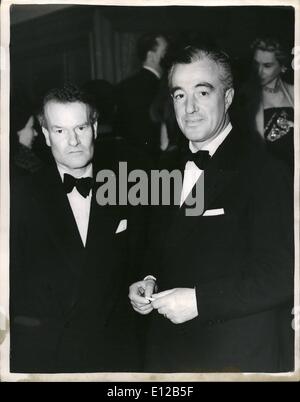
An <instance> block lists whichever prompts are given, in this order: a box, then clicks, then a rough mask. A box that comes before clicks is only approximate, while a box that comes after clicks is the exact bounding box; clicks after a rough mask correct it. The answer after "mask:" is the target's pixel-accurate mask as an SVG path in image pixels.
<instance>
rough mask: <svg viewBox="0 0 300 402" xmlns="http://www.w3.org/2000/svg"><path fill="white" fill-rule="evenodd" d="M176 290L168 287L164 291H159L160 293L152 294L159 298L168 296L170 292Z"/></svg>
mask: <svg viewBox="0 0 300 402" xmlns="http://www.w3.org/2000/svg"><path fill="white" fill-rule="evenodd" d="M172 292H174V289H168V290H164V291H163V292H159V293H154V294H153V295H152V297H153V299H159V298H161V297H164V296H167V295H169V294H170V293H172Z"/></svg>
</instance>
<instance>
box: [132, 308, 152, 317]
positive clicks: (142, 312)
mask: <svg viewBox="0 0 300 402" xmlns="http://www.w3.org/2000/svg"><path fill="white" fill-rule="evenodd" d="M133 309H134V311H136V312H137V313H139V314H142V315H146V314H149V313H151V311H152V310H153V309H150V310H147V311H141V310H139V309H138V308H136V307H133Z"/></svg>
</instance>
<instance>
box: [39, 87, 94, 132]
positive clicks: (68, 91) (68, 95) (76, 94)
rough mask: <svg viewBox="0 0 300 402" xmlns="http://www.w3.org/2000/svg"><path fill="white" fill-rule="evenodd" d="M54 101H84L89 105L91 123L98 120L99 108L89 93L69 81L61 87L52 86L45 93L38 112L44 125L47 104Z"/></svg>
mask: <svg viewBox="0 0 300 402" xmlns="http://www.w3.org/2000/svg"><path fill="white" fill-rule="evenodd" d="M52 101H53V102H58V103H73V102H81V103H84V104H85V105H87V106H88V109H89V123H91V124H93V123H95V122H96V121H97V118H98V113H97V109H96V108H95V106H94V104H93V102H92V101H91V99H90V97H89V95H88V94H87V93H86V92H84V91H82V90H81V89H79V87H77V86H76V85H73V84H69V83H68V84H65V85H64V86H62V87H60V88H52V89H50V90H49V91H48V92H47V93H46V94H45V95H44V97H43V99H42V105H41V109H40V112H39V114H38V119H39V122H40V125H41V126H42V127H46V119H45V106H46V104H47V103H49V102H52Z"/></svg>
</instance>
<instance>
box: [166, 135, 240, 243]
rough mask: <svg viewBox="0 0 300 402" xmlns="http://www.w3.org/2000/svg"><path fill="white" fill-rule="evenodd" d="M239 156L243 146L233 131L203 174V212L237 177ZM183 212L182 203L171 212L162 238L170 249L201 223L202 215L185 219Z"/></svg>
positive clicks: (185, 206) (184, 206)
mask: <svg viewBox="0 0 300 402" xmlns="http://www.w3.org/2000/svg"><path fill="white" fill-rule="evenodd" d="M242 153H243V146H242V143H241V141H240V138H239V135H238V133H236V132H235V131H234V130H233V131H232V132H231V133H230V134H229V135H228V137H227V138H226V139H225V140H224V142H223V143H222V144H221V145H220V147H219V148H218V149H217V151H216V153H215V154H214V156H213V157H212V159H211V161H210V163H209V165H208V167H207V169H206V170H205V172H204V211H205V210H207V209H210V208H212V207H213V205H214V202H215V201H216V200H217V198H219V197H221V196H222V193H223V192H224V191H225V190H226V188H228V186H229V185H230V183H231V182H232V180H234V179H235V178H236V177H237V174H238V165H239V161H240V159H241V157H242V156H241V155H242ZM191 193H192V192H191ZM191 193H190V195H191ZM218 207H223V206H222V205H220V206H219V205H218ZM186 208H189V206H187V205H186V204H185V203H184V204H183V205H182V207H181V208H179V207H177V208H173V213H172V218H171V220H170V226H169V231H168V233H169V234H168V235H167V236H166V237H167V239H168V244H169V245H170V246H172V247H174V246H176V244H180V243H181V242H182V241H183V240H184V238H185V237H186V236H188V235H189V234H190V233H191V231H192V230H193V229H194V228H195V227H196V226H197V225H198V224H200V223H201V219H202V215H203V214H201V215H199V216H186ZM215 208H216V207H215ZM204 211H203V212H204ZM167 248H168V247H167Z"/></svg>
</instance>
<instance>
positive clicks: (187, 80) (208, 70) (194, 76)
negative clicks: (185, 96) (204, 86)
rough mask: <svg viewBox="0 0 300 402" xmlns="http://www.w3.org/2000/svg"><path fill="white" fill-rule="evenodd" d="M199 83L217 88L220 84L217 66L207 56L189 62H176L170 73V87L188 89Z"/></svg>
mask: <svg viewBox="0 0 300 402" xmlns="http://www.w3.org/2000/svg"><path fill="white" fill-rule="evenodd" d="M201 83H208V84H210V85H212V86H213V87H215V88H217V87H219V86H220V85H221V81H220V69H219V66H218V65H217V64H216V63H215V62H214V61H213V60H210V59H208V58H203V59H201V60H197V61H195V62H193V63H190V64H177V65H176V66H175V67H174V69H173V73H172V80H171V85H172V87H173V88H174V87H180V88H182V89H185V88H186V89H188V88H190V87H195V86H196V85H199V84H201Z"/></svg>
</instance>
